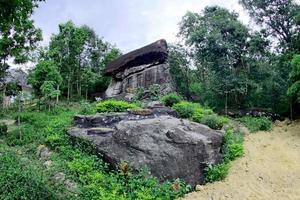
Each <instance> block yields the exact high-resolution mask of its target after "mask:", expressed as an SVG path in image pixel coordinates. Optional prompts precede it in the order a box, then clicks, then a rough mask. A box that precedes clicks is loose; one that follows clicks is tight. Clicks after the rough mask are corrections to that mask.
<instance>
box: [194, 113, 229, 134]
mask: <svg viewBox="0 0 300 200" xmlns="http://www.w3.org/2000/svg"><path fill="white" fill-rule="evenodd" d="M193 119H194V120H195V116H194V118H193ZM197 120H198V119H197ZM196 122H198V121H196ZM199 122H200V123H202V124H205V125H207V126H208V127H210V128H212V129H216V130H218V129H221V128H222V127H223V125H224V124H226V123H228V119H227V118H225V117H222V116H218V115H204V116H203V117H202V118H200V120H199Z"/></svg>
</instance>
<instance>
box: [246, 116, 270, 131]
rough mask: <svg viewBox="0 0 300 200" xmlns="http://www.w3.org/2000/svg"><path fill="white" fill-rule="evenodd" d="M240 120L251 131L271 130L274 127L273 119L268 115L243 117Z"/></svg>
mask: <svg viewBox="0 0 300 200" xmlns="http://www.w3.org/2000/svg"><path fill="white" fill-rule="evenodd" d="M240 121H241V122H242V123H243V124H245V126H246V127H247V128H248V129H249V130H250V132H251V133H253V132H257V131H269V130H271V128H272V121H271V120H270V119H269V118H267V117H248V116H247V117H242V118H240Z"/></svg>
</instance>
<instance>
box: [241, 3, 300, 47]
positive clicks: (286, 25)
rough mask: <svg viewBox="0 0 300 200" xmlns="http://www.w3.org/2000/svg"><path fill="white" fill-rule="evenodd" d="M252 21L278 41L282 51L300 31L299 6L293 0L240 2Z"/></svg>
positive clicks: (289, 45)
mask: <svg viewBox="0 0 300 200" xmlns="http://www.w3.org/2000/svg"><path fill="white" fill-rule="evenodd" d="M239 2H240V3H241V4H242V6H243V7H244V8H245V9H246V10H247V11H248V12H249V14H250V16H251V17H252V19H254V21H255V22H257V23H258V24H260V25H261V26H262V27H263V28H265V29H266V30H268V32H269V34H270V35H271V36H273V37H275V38H277V39H278V40H279V41H280V44H281V47H282V48H283V49H286V48H290V47H291V44H292V42H293V40H294V39H295V36H296V35H297V34H298V33H299V31H300V24H299V23H298V20H299V16H300V15H299V12H300V6H299V5H298V4H296V2H295V1H294V0H240V1H239Z"/></svg>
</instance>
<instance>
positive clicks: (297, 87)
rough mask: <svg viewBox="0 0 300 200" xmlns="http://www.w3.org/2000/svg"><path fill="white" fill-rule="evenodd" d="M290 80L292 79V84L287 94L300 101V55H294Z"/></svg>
mask: <svg viewBox="0 0 300 200" xmlns="http://www.w3.org/2000/svg"><path fill="white" fill-rule="evenodd" d="M290 80H291V81H292V85H291V86H290V87H289V89H288V91H287V94H288V95H289V96H291V97H295V98H296V99H297V100H298V102H299V103H300V55H294V58H293V60H292V71H291V72H290Z"/></svg>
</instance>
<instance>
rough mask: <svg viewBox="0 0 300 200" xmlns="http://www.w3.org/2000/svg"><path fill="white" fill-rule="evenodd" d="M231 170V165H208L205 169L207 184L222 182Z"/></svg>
mask: <svg viewBox="0 0 300 200" xmlns="http://www.w3.org/2000/svg"><path fill="white" fill-rule="evenodd" d="M229 168H230V164H229V163H225V162H224V163H221V164H217V165H211V164H210V165H208V166H207V168H206V169H205V182H214V181H220V180H223V179H224V178H226V176H227V175H228V171H229Z"/></svg>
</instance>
